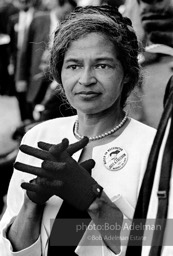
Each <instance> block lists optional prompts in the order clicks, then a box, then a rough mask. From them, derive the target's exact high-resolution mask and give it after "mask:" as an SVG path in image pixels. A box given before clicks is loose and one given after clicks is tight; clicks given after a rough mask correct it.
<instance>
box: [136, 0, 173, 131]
mask: <svg viewBox="0 0 173 256" xmlns="http://www.w3.org/2000/svg"><path fill="white" fill-rule="evenodd" d="M137 3H138V10H139V17H140V19H141V24H142V27H143V30H144V33H145V41H144V42H143V43H144V44H143V45H144V47H145V49H144V51H143V54H142V55H141V56H140V63H141V65H142V66H143V73H144V83H143V85H142V88H141V89H140V90H139V92H138V93H137V101H138V102H137V104H136V107H135V108H134V109H133V110H132V116H133V117H136V118H138V120H141V121H142V122H144V123H145V124H148V125H150V126H152V127H155V128H157V127H158V123H159V120H160V117H161V114H162V112H163V104H162V102H163V97H164V92H165V87H166V85H167V83H168V80H169V78H170V76H171V75H172V74H173V1H172V0H161V1H153V0H151V1H147V0H137ZM138 103H139V105H138Z"/></svg>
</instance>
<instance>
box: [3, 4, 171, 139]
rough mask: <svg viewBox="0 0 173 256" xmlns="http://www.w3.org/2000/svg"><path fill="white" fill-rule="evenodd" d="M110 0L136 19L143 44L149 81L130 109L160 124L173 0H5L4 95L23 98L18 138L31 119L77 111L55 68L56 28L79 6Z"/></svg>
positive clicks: (168, 70)
mask: <svg viewBox="0 0 173 256" xmlns="http://www.w3.org/2000/svg"><path fill="white" fill-rule="evenodd" d="M106 3H108V4H110V5H113V6H117V8H118V9H119V11H120V12H121V13H122V14H123V15H124V16H128V17H129V18H130V19H131V20H132V24H133V27H134V30H135V31H136V33H137V36H138V38H139V42H140V44H141V50H142V51H141V54H140V55H139V62H140V63H141V66H142V67H143V83H141V86H140V87H139V89H138V91H136V92H135V93H133V95H131V96H130V97H129V104H128V106H127V109H128V111H129V112H130V115H131V116H132V117H134V118H136V119H138V120H140V121H142V122H144V123H146V124H148V125H150V126H153V127H155V128H157V126H158V123H159V120H160V116H161V113H162V111H163V104H162V102H163V97H164V91H165V87H166V84H167V82H168V80H169V78H170V76H171V75H172V74H173V0H92V1H91V0H0V95H2V96H3V95H6V96H9V97H11V96H13V97H16V99H17V102H18V107H19V113H20V119H21V124H20V126H19V127H18V128H17V129H16V132H15V133H14V134H13V137H14V139H15V138H16V137H17V136H18V134H19V133H20V131H21V130H22V132H23V128H24V127H25V126H26V125H28V124H29V125H30V124H31V125H32V124H33V123H35V122H40V121H43V120H47V119H51V118H55V117H59V116H67V115H73V114H75V111H74V110H73V109H71V108H70V107H69V106H68V105H67V103H66V101H65V100H64V99H62V98H61V96H60V95H61V94H60V92H59V89H58V88H59V87H58V85H57V83H56V82H55V81H53V80H52V78H51V76H50V74H49V69H48V64H49V47H51V40H52V38H53V31H54V29H55V28H56V26H58V23H59V22H60V21H61V20H63V19H64V18H65V17H66V15H68V13H69V12H71V11H72V10H73V8H75V7H76V6H80V5H83V6H84V5H101V4H106ZM151 105H152V108H151ZM22 132H21V133H22ZM19 135H20V134H19Z"/></svg>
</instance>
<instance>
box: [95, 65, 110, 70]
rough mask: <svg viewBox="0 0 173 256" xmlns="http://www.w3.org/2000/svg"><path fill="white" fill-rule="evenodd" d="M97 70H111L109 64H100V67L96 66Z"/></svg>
mask: <svg viewBox="0 0 173 256" xmlns="http://www.w3.org/2000/svg"><path fill="white" fill-rule="evenodd" d="M96 68H98V69H107V68H109V66H108V65H107V64H98V65H96Z"/></svg>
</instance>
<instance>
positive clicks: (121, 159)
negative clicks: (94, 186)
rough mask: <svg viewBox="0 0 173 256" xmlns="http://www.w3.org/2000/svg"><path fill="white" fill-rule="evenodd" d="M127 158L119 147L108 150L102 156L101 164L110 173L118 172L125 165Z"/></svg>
mask: <svg viewBox="0 0 173 256" xmlns="http://www.w3.org/2000/svg"><path fill="white" fill-rule="evenodd" d="M127 160H128V156H127V153H126V151H125V150H124V149H122V148H120V147H112V148H109V149H108V150H107V151H106V152H105V153H104V156H103V163H104V165H105V167H106V168H107V169H108V170H110V171H118V170H120V169H122V168H123V167H124V166H125V164H126V163H127Z"/></svg>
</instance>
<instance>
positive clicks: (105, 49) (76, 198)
mask: <svg viewBox="0 0 173 256" xmlns="http://www.w3.org/2000/svg"><path fill="white" fill-rule="evenodd" d="M137 57H138V42H137V38H136V35H135V32H134V30H133V28H132V26H131V22H130V20H129V19H127V18H123V17H122V16H121V14H120V13H119V12H118V11H117V9H114V8H112V7H109V6H101V7H96V6H95V7H93V6H92V7H91V6H88V7H84V8H81V7H79V8H77V9H76V10H75V12H73V13H72V14H71V15H70V16H69V17H68V18H67V19H66V20H65V21H64V22H63V23H62V24H61V25H60V26H59V27H58V28H57V30H56V31H55V36H54V43H53V47H52V49H51V58H50V68H51V71H52V74H53V76H54V78H55V79H56V81H57V82H58V83H59V84H61V85H62V89H63V91H64V93H65V95H66V97H67V100H68V101H69V103H70V105H71V106H72V107H73V108H75V109H76V111H77V116H72V117H65V118H58V119H54V120H50V121H46V122H43V123H42V124H40V125H37V126H35V127H34V128H33V129H31V130H30V131H29V132H28V133H27V134H26V135H25V136H24V139H23V141H22V144H24V145H22V146H21V147H20V150H21V151H22V152H19V154H18V157H17V160H16V164H15V169H16V170H19V171H16V170H15V171H14V174H13V177H12V179H11V182H10V186H9V191H8V196H7V201H8V206H7V211H6V213H5V214H4V216H3V218H2V220H1V227H3V232H2V237H1V244H2V248H3V250H4V251H5V252H6V255H12V254H11V251H15V252H16V254H17V253H18V252H19V253H20V255H47V254H48V253H49V252H48V251H50V247H51V246H48V245H49V237H50V232H51V228H50V220H51V219H55V217H56V215H57V217H58V215H59V212H61V208H62V207H63V206H64V204H68V205H69V207H73V211H75V209H77V210H79V212H81V213H82V212H85V213H89V215H90V217H91V223H90V224H92V225H93V226H92V227H93V228H91V227H90V226H88V229H87V230H86V232H84V234H82V237H81V238H80V239H81V240H80V239H79V240H80V242H79V244H76V246H75V247H76V248H75V252H76V254H77V255H105V254H106V255H107V254H110V255H123V254H124V253H125V246H124V244H123V241H122V240H123V239H120V232H122V231H123V230H122V229H123V228H122V229H121V228H120V229H119V228H118V227H121V226H122V222H123V220H125V219H131V218H132V217H133V212H134V208H135V204H136V200H137V195H138V191H139V188H140V184H141V180H142V177H143V174H144V171H145V167H146V163H147V159H148V154H149V151H150V148H151V144H152V141H153V138H154V135H155V130H154V129H153V128H150V127H148V126H146V125H143V124H141V123H139V122H137V121H135V120H133V119H131V118H130V117H128V115H127V113H125V112H124V107H125V103H126V99H127V97H128V96H129V94H130V92H131V91H132V90H133V88H134V87H135V86H136V85H137V84H138V83H139V80H140V67H139V65H138V59H137ZM85 136H87V137H85ZM64 138H65V139H64ZM88 138H89V139H88ZM38 142H39V143H38ZM69 142H70V143H71V144H70V145H69ZM56 143H58V144H57V145H55V144H56ZM72 155H73V158H72ZM33 156H34V157H33ZM91 170H92V174H91V176H90V175H89V172H90V171H91ZM21 171H22V172H21ZM21 186H22V188H24V189H25V190H26V191H27V192H26V193H25V190H22V189H21ZM62 200H64V201H63V203H62ZM66 209H67V208H66ZM57 213H58V214H57ZM66 213H67V210H66ZM71 214H72V211H71V210H69V216H68V218H69V219H70V218H71V217H70V216H71ZM61 218H62V219H64V218H65V217H64V216H63V215H62V217H61ZM78 218H80V217H79V215H78ZM84 218H85V217H84ZM23 223H24V225H23ZM115 224H116V225H115ZM59 225H60V224H59ZM95 225H97V227H101V228H97V229H96V228H94V227H95ZM105 225H106V226H105ZM112 225H113V226H116V227H117V228H110V227H112ZM58 227H59V229H61V228H60V226H58ZM58 227H57V228H58ZM76 227H78V229H77V230H76V234H77V231H78V230H79V229H83V228H82V226H76ZM70 232H71V231H70V228H69V229H68V231H67V233H70ZM61 233H63V229H61ZM67 233H66V236H67V235H68V234H67ZM76 234H75V235H76ZM54 238H55V243H56V242H57V243H58V241H59V240H60V239H61V234H60V235H59V236H58V235H57V236H56V237H55V236H54ZM71 239H73V236H72V235H71ZM70 241H71V240H68V241H67V244H66V245H67V246H66V247H68V246H69V245H71V244H68V243H70ZM50 244H51V243H50ZM60 245H62V244H61V243H60ZM48 247H49V249H48ZM57 248H58V249H59V252H61V251H60V249H62V247H57ZM64 250H65V248H64V247H63V251H64ZM57 254H58V253H57ZM49 255H50V253H49ZM52 255H55V253H54V254H52ZM68 255H70V254H68Z"/></svg>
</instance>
